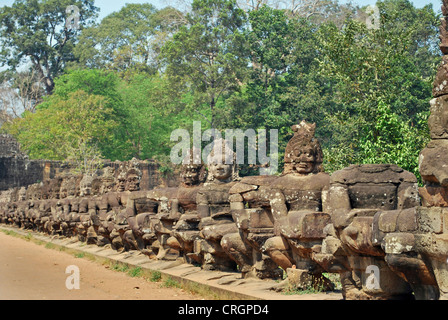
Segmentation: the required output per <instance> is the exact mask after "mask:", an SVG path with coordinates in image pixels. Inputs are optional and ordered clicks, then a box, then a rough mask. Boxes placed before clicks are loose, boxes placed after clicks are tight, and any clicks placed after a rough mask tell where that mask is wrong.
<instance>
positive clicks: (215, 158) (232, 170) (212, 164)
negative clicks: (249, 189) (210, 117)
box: [207, 139, 239, 182]
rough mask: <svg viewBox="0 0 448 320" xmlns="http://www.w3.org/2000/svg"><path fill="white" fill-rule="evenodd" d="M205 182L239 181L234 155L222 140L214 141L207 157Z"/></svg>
mask: <svg viewBox="0 0 448 320" xmlns="http://www.w3.org/2000/svg"><path fill="white" fill-rule="evenodd" d="M207 166H208V176H207V182H212V181H215V182H216V181H219V182H231V181H236V180H239V175H238V165H237V163H236V154H235V153H234V152H233V150H231V149H230V148H229V146H228V144H227V142H226V140H223V139H217V140H215V141H214V144H213V149H212V150H211V152H210V154H209V155H208V157H207Z"/></svg>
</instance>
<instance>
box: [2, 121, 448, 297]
mask: <svg viewBox="0 0 448 320" xmlns="http://www.w3.org/2000/svg"><path fill="white" fill-rule="evenodd" d="M292 129H293V131H294V136H293V137H292V139H291V140H290V141H289V143H288V145H287V147H286V150H285V162H284V171H283V173H282V174H281V175H278V176H248V177H244V178H240V177H239V176H238V170H237V165H235V164H230V165H229V164H226V163H225V162H226V161H225V159H226V156H225V154H221V153H219V152H215V150H228V149H226V148H225V147H224V148H222V147H219V148H217V149H213V150H212V152H211V153H210V155H209V157H208V159H207V160H208V161H207V166H205V165H203V164H193V163H194V162H193V161H190V164H184V165H183V166H182V171H181V181H182V182H181V184H180V186H178V187H176V188H155V189H152V190H149V191H142V190H139V181H140V178H141V172H140V170H139V168H138V161H135V160H132V161H129V162H123V163H122V165H121V167H120V169H119V170H118V171H117V172H114V170H112V169H111V168H105V169H104V170H102V174H101V175H99V176H95V177H89V176H84V177H83V176H74V175H68V174H67V175H65V176H61V177H58V178H56V179H52V180H49V181H44V182H43V183H40V184H35V185H31V186H29V187H28V188H22V189H12V190H8V191H6V192H3V193H2V194H0V222H1V223H5V224H14V225H16V226H18V227H21V228H26V229H33V230H37V231H41V232H46V233H49V234H52V235H60V236H64V237H78V238H79V240H81V241H86V242H87V243H89V244H96V245H98V246H110V247H111V248H113V249H115V250H118V251H122V250H140V251H141V252H142V253H144V254H145V255H147V256H148V257H149V258H150V259H164V260H177V259H183V260H184V261H185V262H187V263H192V264H197V265H200V266H201V267H202V268H204V269H210V270H234V271H239V272H241V274H242V276H243V277H258V278H261V279H266V278H273V279H278V278H281V277H282V276H283V273H284V272H285V271H288V275H289V277H290V278H291V279H292V278H294V279H295V280H294V281H295V282H294V284H295V285H296V286H298V287H299V288H306V287H309V286H314V287H317V286H318V287H320V288H323V289H325V290H331V289H332V288H333V284H332V282H330V281H329V280H328V279H327V278H326V277H325V276H324V274H325V273H338V274H340V279H341V283H342V288H343V290H342V293H343V296H344V298H346V299H414V298H416V299H441V298H444V297H445V296H446V295H447V292H448V274H446V272H447V271H448V268H447V259H448V246H444V243H445V242H444V241H445V238H446V239H448V237H446V231H445V229H446V228H448V209H445V208H443V207H422V206H421V201H420V197H419V189H418V184H417V179H416V177H415V176H414V175H413V174H412V173H410V172H407V171H405V170H403V169H401V168H399V167H398V166H395V165H353V166H350V167H348V168H345V169H343V170H340V171H337V172H335V173H333V174H332V175H331V176H330V175H328V174H326V173H324V172H323V171H322V160H323V154H322V150H321V148H320V145H319V142H318V140H317V139H316V138H315V137H314V132H315V125H312V124H308V123H306V122H302V123H300V124H298V125H295V126H293V127H292ZM221 143H222V144H223V145H224V146H225V141H221V140H218V141H215V146H217V145H218V144H221ZM226 152H228V154H230V155H231V156H234V154H233V151H226ZM192 154H193V152H191V154H190V155H189V160H193V159H192ZM284 282H285V283H286V282H288V278H287V279H286V281H284ZM280 287H281V286H280Z"/></svg>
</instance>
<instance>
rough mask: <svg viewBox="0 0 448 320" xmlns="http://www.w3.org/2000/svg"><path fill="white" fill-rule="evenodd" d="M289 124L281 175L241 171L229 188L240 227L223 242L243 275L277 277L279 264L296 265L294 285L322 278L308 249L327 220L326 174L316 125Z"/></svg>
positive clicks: (317, 241)
mask: <svg viewBox="0 0 448 320" xmlns="http://www.w3.org/2000/svg"><path fill="white" fill-rule="evenodd" d="M292 129H293V131H294V136H293V137H292V139H291V140H290V141H289V143H288V146H287V148H286V150H285V166H284V171H283V174H282V175H281V176H280V177H278V176H259V177H245V178H243V179H242V180H241V182H240V183H238V184H236V185H235V186H234V187H233V188H232V189H231V190H230V194H231V195H230V201H231V208H232V213H233V215H234V217H235V220H236V221H237V225H238V227H239V232H238V233H233V234H228V235H226V236H225V237H224V238H223V240H222V243H223V247H224V248H225V250H226V251H227V253H228V254H229V256H230V257H232V258H233V259H234V260H235V261H236V262H237V263H238V265H239V266H240V270H241V271H242V273H243V276H256V277H259V278H280V277H281V276H282V274H283V271H282V270H281V269H280V268H279V266H280V267H281V268H283V270H284V271H286V270H287V269H290V268H295V271H294V272H296V273H301V274H302V275H301V276H300V277H299V278H301V279H302V280H303V281H301V283H297V284H296V285H297V286H299V287H304V286H307V285H310V284H311V285H313V284H314V283H315V282H316V281H317V280H318V279H323V278H322V277H321V271H322V269H321V267H320V266H319V265H318V264H316V263H314V262H313V261H312V260H311V258H310V255H311V252H312V248H313V247H314V246H315V245H319V244H320V243H321V241H322V239H323V229H324V227H325V226H326V225H327V224H328V223H329V222H330V216H329V215H328V214H327V213H324V212H322V210H323V208H324V207H325V203H324V202H325V192H326V189H328V185H329V176H328V175H327V174H325V173H323V172H321V171H322V169H321V164H322V158H323V156H322V150H321V148H320V145H319V142H318V141H317V139H316V138H315V137H314V131H315V125H314V124H313V125H311V124H308V123H306V122H304V121H302V122H301V123H300V124H299V125H295V126H293V127H292ZM323 280H324V281H323V282H324V283H325V284H327V282H328V281H325V279H323ZM305 282H306V283H305Z"/></svg>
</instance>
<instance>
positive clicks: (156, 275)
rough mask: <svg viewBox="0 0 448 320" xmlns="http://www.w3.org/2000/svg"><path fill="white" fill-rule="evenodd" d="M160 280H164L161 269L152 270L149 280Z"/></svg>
mask: <svg viewBox="0 0 448 320" xmlns="http://www.w3.org/2000/svg"><path fill="white" fill-rule="evenodd" d="M160 280H162V273H161V272H160V271H152V272H151V276H150V277H149V281H151V282H159V281H160Z"/></svg>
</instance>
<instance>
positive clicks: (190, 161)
mask: <svg viewBox="0 0 448 320" xmlns="http://www.w3.org/2000/svg"><path fill="white" fill-rule="evenodd" d="M194 151H195V149H192V150H189V152H188V155H187V156H186V157H185V159H184V161H183V162H182V168H181V172H180V178H181V183H182V185H183V186H186V187H191V186H196V185H199V184H201V183H203V182H204V180H205V178H206V175H207V173H206V170H205V166H204V164H203V163H202V160H201V156H200V153H198V152H194ZM195 160H196V161H195Z"/></svg>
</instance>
